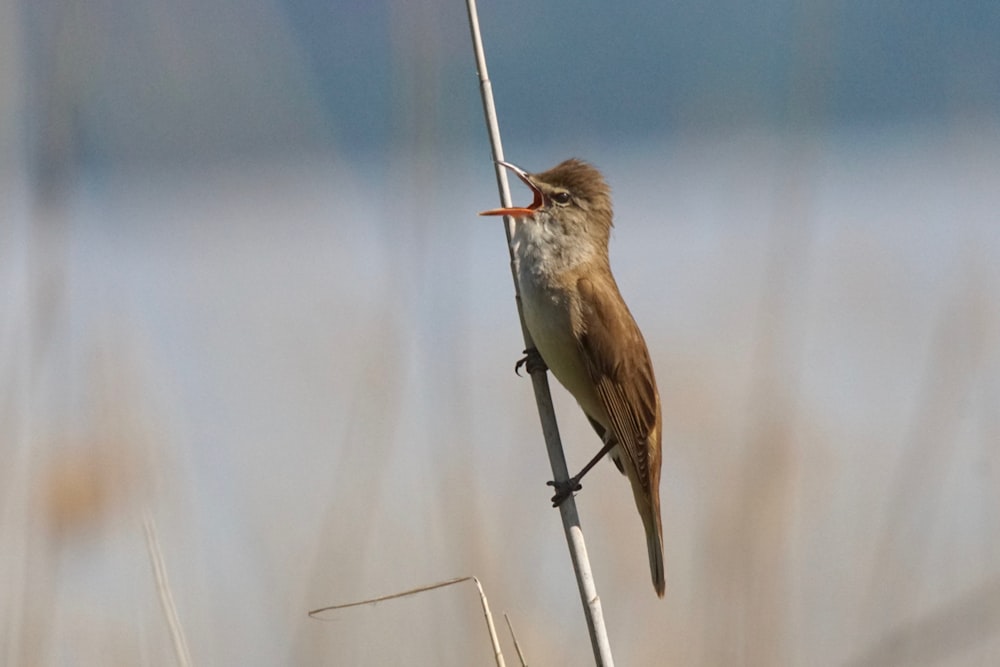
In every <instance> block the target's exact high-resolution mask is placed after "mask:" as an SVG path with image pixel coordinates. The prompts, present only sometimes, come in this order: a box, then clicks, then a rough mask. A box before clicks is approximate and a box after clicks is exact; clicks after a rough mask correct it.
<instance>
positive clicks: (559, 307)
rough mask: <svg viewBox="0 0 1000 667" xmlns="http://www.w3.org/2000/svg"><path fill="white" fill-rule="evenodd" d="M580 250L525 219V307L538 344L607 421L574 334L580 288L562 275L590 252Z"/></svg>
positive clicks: (521, 261) (517, 244)
mask: <svg viewBox="0 0 1000 667" xmlns="http://www.w3.org/2000/svg"><path fill="white" fill-rule="evenodd" d="M576 250H577V252H574V251H573V250H570V251H569V252H567V249H566V248H565V247H560V246H559V245H558V241H557V240H556V239H555V238H554V237H553V235H552V234H551V233H550V231H549V230H547V229H546V228H545V227H544V226H543V225H540V224H531V223H528V224H526V223H523V222H519V224H518V227H517V230H516V232H515V235H514V252H515V256H516V257H517V278H518V288H519V290H520V293H521V308H522V311H523V313H524V322H525V324H526V325H527V327H528V331H529V333H531V338H532V340H533V341H534V343H535V347H536V348H537V349H538V352H539V353H540V354H541V355H542V358H543V359H544V360H545V363H546V364H547V365H548V367H549V370H551V371H552V374H553V375H555V376H556V379H557V380H559V382H560V383H561V384H562V385H563V386H564V387H566V389H567V390H569V392H570V393H571V394H573V396H574V397H575V398H576V400H577V402H578V403H579V404H580V407H582V408H583V410H584V412H586V413H587V414H589V415H590V416H591V417H593V418H595V419H597V420H598V421H600V422H601V423H605V424H606V423H607V421H608V420H607V416H606V413H605V411H604V408H603V407H602V406H601V404H600V400H599V398H598V396H597V392H596V391H595V389H594V385H593V382H592V381H591V379H590V375H589V373H588V372H587V368H586V365H585V363H584V359H583V356H582V354H581V351H580V348H579V346H578V344H577V341H576V338H575V337H574V336H573V322H574V320H575V319H576V318H578V317H579V316H580V303H579V298H578V296H577V294H576V292H575V290H572V289H568V288H567V287H565V286H563V285H562V284H561V283H560V281H559V280H558V279H557V277H558V275H559V274H560V273H561V272H562V271H566V270H569V269H570V268H572V266H573V265H574V264H575V263H576V262H579V261H581V259H582V257H584V256H585V255H584V252H585V251H584V250H583V249H576ZM574 260H575V262H574Z"/></svg>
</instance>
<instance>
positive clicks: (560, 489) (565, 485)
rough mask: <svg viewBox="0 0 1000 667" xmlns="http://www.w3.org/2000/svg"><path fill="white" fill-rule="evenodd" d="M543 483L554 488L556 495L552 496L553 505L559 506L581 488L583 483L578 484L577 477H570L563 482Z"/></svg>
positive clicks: (578, 479)
mask: <svg viewBox="0 0 1000 667" xmlns="http://www.w3.org/2000/svg"><path fill="white" fill-rule="evenodd" d="M545 484H546V485H547V486H551V487H552V488H554V489H555V490H556V495H554V496H552V506H553V507H559V506H560V505H562V504H563V503H564V502H566V499H567V498H569V497H570V496H571V495H573V494H574V493H576V492H577V491H579V490H580V489H582V488H583V485H582V484H580V478H579V477H570V478H569V479H567V480H565V481H563V482H555V481H552V482H546V483H545Z"/></svg>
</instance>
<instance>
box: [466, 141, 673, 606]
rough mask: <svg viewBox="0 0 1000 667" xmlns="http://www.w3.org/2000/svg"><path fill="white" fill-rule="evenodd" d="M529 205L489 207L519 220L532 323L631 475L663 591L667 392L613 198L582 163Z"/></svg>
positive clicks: (543, 187)
mask: <svg viewBox="0 0 1000 667" xmlns="http://www.w3.org/2000/svg"><path fill="white" fill-rule="evenodd" d="M505 166H507V167H508V168H510V169H512V170H513V171H514V172H515V173H517V175H518V176H519V177H520V178H521V180H522V181H524V183H525V184H526V185H527V186H528V187H529V188H531V190H532V193H533V194H534V201H533V202H532V203H531V205H529V206H527V207H523V208H505V209H495V210H493V211H486V212H485V213H484V214H486V215H511V216H514V217H515V218H516V219H517V225H516V228H515V233H514V237H513V242H514V250H515V256H516V258H517V264H518V267H517V275H518V286H519V290H520V293H521V303H522V309H523V312H524V318H525V323H526V324H527V326H528V331H529V332H530V333H531V337H532V340H533V341H534V344H535V347H536V348H537V350H538V353H539V354H540V355H541V357H542V359H543V360H544V361H545V364H546V365H547V366H548V367H549V369H550V370H551V371H552V373H553V374H554V375H555V376H556V378H557V379H558V380H559V382H560V383H561V384H562V385H563V386H564V387H566V389H568V390H569V392H570V393H571V394H573V396H574V397H575V398H576V400H577V402H578V403H579V404H580V407H581V408H583V411H584V413H585V414H586V415H587V418H588V419H589V420H590V423H591V424H592V425H593V426H594V429H595V430H596V431H597V433H598V435H599V436H601V439H602V440H603V441H604V442H605V443H606V444H608V443H611V444H613V448H612V449H611V457H612V459H613V460H614V461H615V464H616V465H617V466H618V468H619V470H621V471H622V472H623V473H624V474H626V475H627V476H628V479H629V482H630V483H631V486H632V494H633V496H634V498H635V504H636V508H637V509H638V510H639V515H640V517H641V518H642V523H643V527H644V529H645V532H646V546H647V551H648V555H649V564H650V571H651V574H652V579H653V587H654V588H655V589H656V593H657V595H659V596H660V597H662V596H663V592H664V587H665V583H664V574H663V537H662V532H663V531H662V527H661V523H660V491H659V489H660V436H661V428H660V426H661V415H660V398H659V393H658V392H657V389H656V380H655V378H654V375H653V365H652V362H651V361H650V358H649V351H648V350H647V348H646V343H645V340H644V339H643V337H642V333H641V332H640V331H639V327H638V326H637V325H636V323H635V320H634V319H633V318H632V314H631V313H630V312H629V309H628V307H627V306H626V305H625V301H624V300H623V299H622V296H621V293H620V292H619V291H618V285H617V283H616V282H615V279H614V276H613V275H612V273H611V265H610V262H609V259H608V241H609V238H610V234H611V227H612V225H613V222H612V208H611V195H610V191H609V189H608V186H607V183H606V182H605V181H604V178H603V176H601V173H600V172H599V171H598V170H597V169H595V168H594V167H592V166H591V165H589V164H587V163H586V162H583V161H581V160H575V159H573V160H567V161H565V162H563V163H561V164H559V165H557V166H555V167H553V168H552V169H550V170H548V171H545V172H542V173H539V174H528V173H526V172H524V171H523V170H521V169H520V168H518V167H515V166H514V165H510V164H505Z"/></svg>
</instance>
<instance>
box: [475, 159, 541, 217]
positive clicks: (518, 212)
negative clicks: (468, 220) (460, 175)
mask: <svg viewBox="0 0 1000 667" xmlns="http://www.w3.org/2000/svg"><path fill="white" fill-rule="evenodd" d="M497 164H499V165H501V166H504V167H507V168H508V169H510V170H511V171H512V172H514V173H515V174H517V177H518V178H520V179H521V181H522V182H523V183H524V184H525V185H527V186H528V187H529V188H531V193H532V194H533V195H534V197H535V198H534V199H533V200H532V202H531V204H530V205H528V206H524V207H513V208H493V209H490V210H489V211H483V212H482V213H480V214H479V215H509V216H511V217H513V218H530V217H531V216H533V215H534V214H535V211H537V210H538V209H539V208H540V207H541V205H542V203H543V202H544V201H545V199H544V197H543V196H542V191H541V190H539V189H538V188H537V187H535V184H534V183H532V182H531V177H530V176H529V175H528V172H526V171H525V170H524V169H521V168H520V167H518V166H517V165H515V164H511V163H510V162H503V161H501V160H497Z"/></svg>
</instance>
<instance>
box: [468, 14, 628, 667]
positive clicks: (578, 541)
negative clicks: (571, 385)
mask: <svg viewBox="0 0 1000 667" xmlns="http://www.w3.org/2000/svg"><path fill="white" fill-rule="evenodd" d="M465 4H466V7H467V8H468V10H469V29H470V30H471V31H472V48H473V51H474V52H475V55H476V70H477V72H478V74H479V92H480V95H481V96H482V99H483V112H484V114H485V116H486V129H487V131H488V132H489V135H490V148H491V150H492V151H493V160H494V168H495V170H496V178H497V189H498V190H499V192H500V205H501V206H504V207H509V206H510V205H511V199H510V186H509V185H508V183H507V170H506V169H504V168H503V167H501V166H500V165H498V164H496V161H499V160H503V159H504V156H503V145H502V143H501V141H500V126H499V125H498V123H497V114H496V107H495V106H494V104H493V86H492V85H491V84H490V77H489V74H488V72H487V70H486V55H485V52H484V51H483V39H482V35H481V34H480V32H479V14H478V12H477V10H476V0H466V3H465ZM504 229H505V231H506V233H507V250H508V251H509V253H510V269H511V276H512V278H513V279H514V294H515V300H516V302H517V315H518V318H519V319H520V321H521V334H522V335H523V336H524V345H525V348H526V349H530V348H533V347H534V343H532V340H531V334H530V333H529V332H528V327H527V326H526V325H525V323H524V313H523V312H522V309H521V294H520V290H519V288H518V284H517V264H516V260H515V256H514V248H513V246H512V245H511V238H512V237H513V235H514V220H513V219H512V218H510V217H509V216H508V217H505V218H504ZM531 384H532V387H533V388H534V390H535V402H536V403H537V404H538V417H539V419H540V420H541V423H542V435H543V436H544V437H545V449H546V450H547V451H548V454H549V463H550V464H551V465H552V475H553V478H554V479H555V481H556V482H567V481H569V469H568V468H567V466H566V455H565V454H564V453H563V448H562V441H561V440H560V438H559V426H558V424H557V423H556V414H555V410H554V408H553V407H552V396H551V394H550V393H549V382H548V377H547V376H546V375H545V372H544V371H541V370H539V371H536V372H534V373H531ZM559 513H560V515H561V516H562V522H563V528H564V530H565V533H566V543H567V545H568V546H569V554H570V558H571V560H572V561H573V570H574V572H576V583H577V586H578V587H579V589H580V600H581V601H582V602H583V613H584V616H585V617H586V619H587V629H588V630H589V632H590V643H591V645H592V647H593V649H594V660H595V662H596V664H597V665H598V667H613V665H614V664H615V661H614V657H613V656H612V655H611V643H610V641H609V640H608V630H607V627H605V625H604V612H603V611H602V610H601V598H600V597H599V596H598V595H597V585H596V584H595V582H594V575H593V574H592V572H591V569H590V559H589V557H588V556H587V545H586V543H585V542H584V539H583V529H582V528H581V527H580V516H579V514H577V511H576V501H575V500H574V499H573V496H570V497H569V498H567V499H566V501H565V502H564V503H562V504H561V505H560V506H559Z"/></svg>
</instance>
